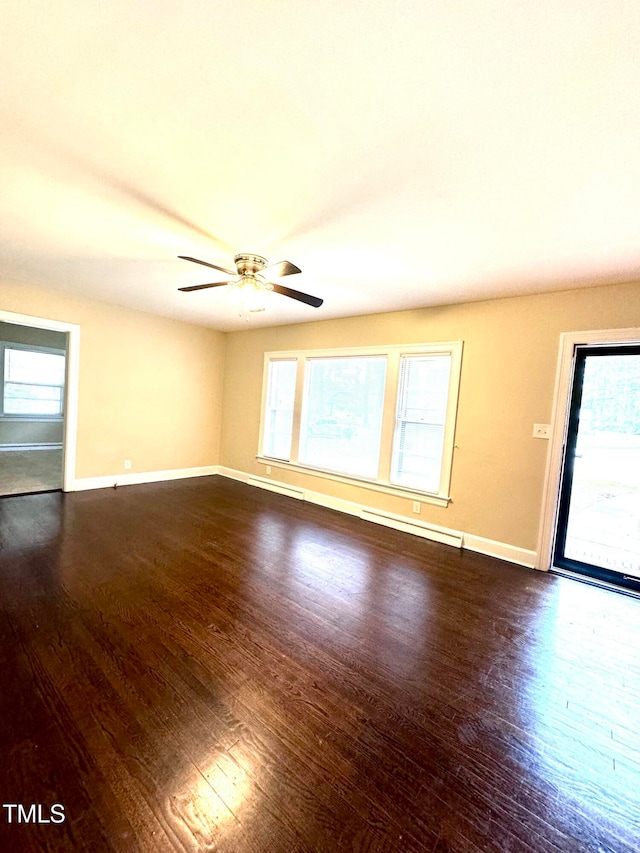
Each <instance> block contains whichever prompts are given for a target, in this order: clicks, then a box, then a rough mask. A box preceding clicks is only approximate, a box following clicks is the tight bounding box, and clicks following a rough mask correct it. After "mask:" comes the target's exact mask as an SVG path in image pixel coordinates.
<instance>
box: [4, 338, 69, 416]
mask: <svg viewBox="0 0 640 853" xmlns="http://www.w3.org/2000/svg"><path fill="white" fill-rule="evenodd" d="M7 349H15V350H24V351H25V352H41V353H47V354H49V355H61V356H64V359H65V381H64V382H63V384H62V385H50V384H48V383H38V382H26V383H20V384H24V385H42V387H45V388H60V389H61V395H60V403H61V411H60V414H56V415H46V414H41V413H38V414H28V413H25V412H5V410H4V384H5V378H4V373H5V351H6V350H7ZM66 374H67V352H66V350H64V349H59V348H58V347H45V346H40V345H38V344H23V343H16V342H14V341H5V340H0V418H1V419H4V420H12V421H28V422H29V423H37V422H38V421H42V422H46V423H50V422H52V421H63V420H64V417H65V404H66V401H65V386H66Z"/></svg>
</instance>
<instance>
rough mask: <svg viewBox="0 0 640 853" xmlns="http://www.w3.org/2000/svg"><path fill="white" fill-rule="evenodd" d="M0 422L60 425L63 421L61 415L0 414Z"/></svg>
mask: <svg viewBox="0 0 640 853" xmlns="http://www.w3.org/2000/svg"><path fill="white" fill-rule="evenodd" d="M0 420H2V421H23V422H26V423H30V424H32V423H46V424H51V423H60V422H61V421H63V420H64V416H63V415H2V414H0Z"/></svg>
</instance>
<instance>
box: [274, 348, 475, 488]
mask: <svg viewBox="0 0 640 853" xmlns="http://www.w3.org/2000/svg"><path fill="white" fill-rule="evenodd" d="M461 361H462V343H461V342H453V343H443V344H420V345H413V346H407V347H399V346H386V347H380V348H371V347H368V348H361V349H348V350H330V351H322V352H318V351H307V352H295V353H290V352H287V353H266V355H265V373H264V390H263V394H264V397H263V408H262V423H261V439H260V448H259V458H263V459H264V461H265V462H267V461H271V460H273V461H276V462H277V463H280V464H282V465H283V467H295V468H300V469H301V470H304V471H306V472H307V473H317V474H318V475H319V476H327V477H329V478H333V479H338V480H340V479H343V478H346V479H347V480H358V481H363V482H365V483H367V484H368V485H369V486H370V487H372V488H377V489H381V490H382V491H390V492H392V493H402V492H403V491H411V492H418V493H420V494H422V495H425V496H430V497H431V498H432V499H433V501H432V502H434V503H439V504H444V505H446V503H447V502H448V500H449V496H448V491H449V483H450V476H451V465H452V458H453V437H454V428H455V415H456V407H457V398H458V384H459V377H460V366H461ZM427 499H428V498H427Z"/></svg>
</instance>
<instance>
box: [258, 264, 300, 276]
mask: <svg viewBox="0 0 640 853" xmlns="http://www.w3.org/2000/svg"><path fill="white" fill-rule="evenodd" d="M262 272H263V273H266V272H268V273H269V275H277V276H281V275H295V274H296V273H298V272H302V270H301V269H300V267H297V266H296V265H295V264H292V263H291V261H279V262H278V263H277V264H270V265H269V266H268V267H266V269H264V270H262Z"/></svg>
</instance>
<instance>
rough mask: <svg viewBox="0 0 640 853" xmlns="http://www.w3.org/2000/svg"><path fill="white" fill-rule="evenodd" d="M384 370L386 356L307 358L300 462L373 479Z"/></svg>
mask: <svg viewBox="0 0 640 853" xmlns="http://www.w3.org/2000/svg"><path fill="white" fill-rule="evenodd" d="M386 370H387V359H386V356H364V357H355V358H342V357H340V358H314V359H310V360H309V361H308V366H307V377H306V383H307V384H306V390H305V395H304V407H303V412H302V421H301V427H300V450H299V460H300V462H303V463H305V464H308V465H313V466H314V467H317V468H324V469H326V470H329V471H336V472H339V473H344V474H351V475H354V476H359V477H366V478H371V479H375V478H377V476H378V465H379V458H380V433H381V428H382V415H383V405H384V386H385V378H386Z"/></svg>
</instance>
